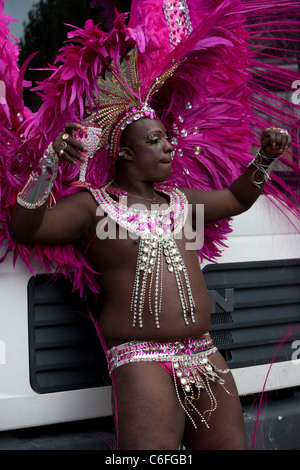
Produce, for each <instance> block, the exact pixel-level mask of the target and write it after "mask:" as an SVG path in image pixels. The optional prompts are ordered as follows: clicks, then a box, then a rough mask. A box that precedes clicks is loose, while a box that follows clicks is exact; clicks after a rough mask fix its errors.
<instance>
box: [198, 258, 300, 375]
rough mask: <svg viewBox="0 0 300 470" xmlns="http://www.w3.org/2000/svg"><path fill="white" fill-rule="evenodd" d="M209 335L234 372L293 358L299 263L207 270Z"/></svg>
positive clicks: (298, 334) (299, 331)
mask: <svg viewBox="0 0 300 470" xmlns="http://www.w3.org/2000/svg"><path fill="white" fill-rule="evenodd" d="M203 274H204V278H205V281H206V284H207V287H208V291H209V296H210V301H211V328H210V332H211V336H212V338H213V339H214V341H215V344H216V346H217V347H218V348H219V350H220V352H221V353H222V354H223V355H224V357H225V359H226V361H227V363H228V365H229V366H230V368H233V369H234V368H237V367H247V366H253V365H260V364H270V363H272V362H282V361H289V360H291V359H292V354H293V352H294V351H295V349H293V347H294V346H293V341H294V340H296V339H300V260H276V261H259V262H246V263H228V264H225V263H224V264H219V265H211V264H210V265H207V266H206V267H205V268H204V269H203Z"/></svg>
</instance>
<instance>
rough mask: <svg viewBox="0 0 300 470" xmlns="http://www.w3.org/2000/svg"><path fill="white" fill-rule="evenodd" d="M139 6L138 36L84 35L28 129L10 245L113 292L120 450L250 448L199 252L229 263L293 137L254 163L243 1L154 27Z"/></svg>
mask: <svg viewBox="0 0 300 470" xmlns="http://www.w3.org/2000/svg"><path fill="white" fill-rule="evenodd" d="M133 3H134V8H133V9H132V17H131V20H130V23H129V25H128V26H125V23H124V19H125V17H124V16H123V15H120V16H118V17H117V19H116V22H115V25H114V29H113V31H112V32H111V33H108V34H104V33H103V32H101V31H100V29H99V28H98V27H96V26H94V25H93V24H91V23H90V22H87V24H86V27H85V29H84V30H79V29H76V30H75V31H74V32H73V33H72V34H70V38H71V39H72V40H77V42H78V44H77V45H74V43H72V44H71V45H69V46H67V47H66V48H64V50H63V51H62V52H61V55H60V56H59V59H60V61H61V63H62V65H59V66H58V67H57V68H55V69H54V71H53V75H52V77H51V78H50V79H49V80H46V81H45V83H44V84H42V85H41V87H40V91H41V90H43V93H44V98H45V102H44V104H43V105H42V106H41V109H40V111H39V112H38V113H37V115H36V116H34V118H29V120H28V123H27V124H26V126H25V127H24V128H22V131H23V134H22V143H21V146H20V149H21V150H19V151H20V152H22V155H25V157H24V161H23V163H22V173H21V172H20V171H19V175H21V176H20V177H19V185H18V193H17V195H16V198H17V201H16V204H15V207H14V210H13V213H12V215H11V217H10V218H9V236H10V240H11V243H14V242H16V241H17V242H18V243H19V244H21V245H22V246H25V247H26V246H27V247H28V246H34V247H35V248H36V249H37V250H38V253H39V255H40V257H41V258H42V257H43V256H44V258H48V262H49V259H51V257H52V259H53V260H54V261H55V262H58V268H59V269H60V270H61V271H62V272H65V273H66V274H69V273H70V272H72V274H73V276H74V287H80V289H82V290H83V288H84V286H88V287H90V288H91V289H93V290H94V291H95V292H96V291H98V290H100V291H101V293H102V297H103V305H102V309H101V312H100V315H99V322H98V324H97V328H98V332H99V337H100V338H101V341H102V344H103V347H104V350H105V353H106V357H107V362H108V367H109V370H110V374H111V378H112V384H113V410H114V414H115V419H116V429H117V437H118V449H120V450H121V449H123V450H125V449H131V450H133V449H148V450H149V449H153V450H154V449H156V450H158V449H169V450H172V449H173V450H176V449H178V447H179V445H180V444H181V443H183V444H184V446H185V447H186V448H187V449H218V450H221V449H235V450H245V449H247V442H246V436H245V430H244V420H243V413H242V410H241V405H240V400H239V397H238V392H237V389H236V386H235V383H234V380H233V377H232V374H231V372H230V371H229V370H228V367H227V365H226V363H225V360H224V358H223V357H222V355H221V354H220V353H219V351H218V350H217V348H216V347H215V345H214V344H213V341H212V339H211V337H210V335H209V327H210V304H209V298H208V293H207V289H206V286H205V282H204V279H203V275H202V273H201V269H200V265H199V253H200V254H201V255H202V256H206V257H211V258H214V257H215V256H216V255H217V253H218V250H219V247H218V245H222V243H223V240H224V239H225V238H226V234H227V233H228V231H229V230H230V228H229V218H231V217H233V216H236V215H238V214H241V213H242V212H244V211H246V210H247V209H249V208H250V207H251V206H252V204H253V203H254V202H255V201H256V200H257V198H258V197H259V196H260V194H261V193H262V191H264V190H265V191H266V188H268V185H269V184H270V181H269V177H270V172H271V170H272V168H273V165H274V162H276V161H277V160H278V158H279V157H280V156H281V155H282V153H283V152H287V151H288V150H289V149H290V148H291V141H292V138H291V134H290V133H289V132H288V131H287V130H286V129H285V128H283V127H281V126H275V125H270V126H268V127H266V128H265V129H263V130H262V132H261V134H260V139H259V145H258V147H259V149H258V151H257V152H256V154H255V156H254V158H253V156H250V154H249V144H250V142H253V137H251V136H252V133H251V131H250V122H251V120H252V119H253V114H251V110H250V106H249V104H248V92H247V88H246V83H247V78H246V75H247V74H246V67H247V66H248V64H247V61H246V57H247V54H246V45H245V41H244V38H243V29H242V25H243V21H244V19H243V16H242V15H241V11H240V3H239V2H238V1H236V0H230V1H229V0H228V1H227V0H226V1H215V2H205V1H204V2H203V6H204V7H205V8H203V10H202V11H201V14H200V13H199V11H198V10H197V9H196V7H195V4H196V3H197V2H192V1H191V2H190V3H189V2H161V1H157V2H151V8H150V9H151V13H150V10H149V2H147V1H136V2H133ZM250 3H251V2H250ZM270 3H271V2H270ZM272 3H274V2H272ZM281 3H282V2H281ZM277 4H278V5H279V4H280V2H277ZM281 6H282V5H281ZM155 13H158V14H157V15H156V14H155ZM148 15H150V17H151V16H152V17H153V18H155V21H154V23H152V28H153V29H152V30H151V33H152V34H151V35H150V34H149V32H147V30H146V29H145V28H144V26H145V24H147V21H146V20H145V18H148ZM172 15H173V16H172ZM174 15H175V16H174ZM142 18H143V20H145V23H143V24H142V22H141V21H142V20H141V19H142ZM193 19H194V24H193ZM173 23H174V24H176V30H175V29H174V26H173ZM173 33H174V34H173ZM163 36H164V37H167V40H168V43H163V42H162V39H161V38H162V37H163ZM159 41H161V42H159ZM164 41H165V39H164ZM167 44H168V50H164V51H162V45H165V46H166V49H167ZM241 51H243V52H244V53H245V57H244V56H241ZM241 57H242V58H241ZM236 61H238V63H239V65H240V67H239V70H237V71H235V70H234V68H232V67H233V64H234V63H236ZM216 64H217V65H216ZM216 68H217V75H218V77H219V80H220V81H221V84H220V83H219V84H218V86H217V77H216V75H215V73H214V70H215V69H216ZM225 72H226V73H225ZM245 80H246V82H245ZM216 86H217V88H215V87H216ZM223 87H225V88H226V89H224V88H223ZM221 88H222V92H221ZM210 113H211V114H210ZM218 121H219V122H218ZM217 122H218V124H217ZM259 122H260V123H261V122H262V121H261V118H259V119H257V121H255V123H256V124H257V123H259ZM273 122H274V121H273ZM29 134H31V136H30V137H29ZM41 150H42V151H43V156H42V158H41V154H40V152H41ZM15 151H16V149H15ZM37 154H39V159H37V158H36V155H37ZM184 154H185V155H184ZM30 158H31V159H32V161H33V162H34V165H33V168H32V171H31V173H30V172H29V171H27V179H26V181H25V178H24V162H25V163H26V162H27V163H28V161H30V160H29V159H30ZM237 162H239V164H237ZM293 165H294V166H295V164H294V163H292V167H293ZM29 173H30V174H29ZM21 183H23V184H22V185H21ZM286 192H288V188H287V190H286ZM269 194H271V195H275V196H276V194H277V195H279V199H280V201H281V203H282V204H285V201H287V200H288V199H287V196H286V193H285V197H286V199H284V197H283V195H282V193H280V192H279V190H278V188H277V189H271V187H270V189H269ZM202 208H203V217H204V219H203V220H204V223H205V228H204V227H202V225H201V221H202V219H201V214H202V212H201V209H202ZM290 210H291V211H294V213H297V205H296V204H294V206H293V207H292V205H291V206H290ZM199 219H200V222H199ZM199 231H200V232H202V235H203V234H204V235H203V238H204V243H203V246H201V243H199V237H198V235H199ZM200 238H201V237H200ZM70 247H72V250H71V251H70ZM15 249H16V247H15ZM20 250H21V249H20ZM24 258H25V256H24ZM62 259H63V261H61V260H62ZM59 260H60V262H59Z"/></svg>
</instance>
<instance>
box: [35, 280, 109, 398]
mask: <svg viewBox="0 0 300 470" xmlns="http://www.w3.org/2000/svg"><path fill="white" fill-rule="evenodd" d="M99 309H100V305H99V299H95V297H93V296H91V297H89V298H87V300H86V301H84V302H83V301H82V299H81V298H80V296H79V294H77V293H72V287H71V283H70V281H69V280H67V279H66V278H65V277H63V276H58V277H57V278H55V282H54V281H53V280H52V281H51V276H49V275H46V274H45V275H44V274H43V275H38V276H36V277H33V278H31V279H30V281H29V283H28V325H29V365H30V383H31V387H32V388H33V390H34V391H36V392H37V393H50V392H58V391H64V390H74V389H82V388H90V387H97V386H101V385H108V384H109V379H108V373H107V366H106V359H105V356H104V352H103V349H102V347H101V344H100V341H99V338H98V335H97V333H96V330H95V327H94V325H93V322H92V321H91V320H90V319H89V318H88V311H92V312H94V311H98V312H99Z"/></svg>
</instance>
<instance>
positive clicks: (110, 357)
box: [106, 333, 229, 428]
mask: <svg viewBox="0 0 300 470" xmlns="http://www.w3.org/2000/svg"><path fill="white" fill-rule="evenodd" d="M217 351H218V349H217V347H216V346H214V343H213V341H212V339H211V337H210V335H209V334H208V333H207V334H206V335H205V336H204V337H202V338H196V339H194V338H191V339H184V340H182V341H168V342H165V343H162V342H156V341H130V342H128V343H124V344H120V345H118V346H114V347H112V348H110V349H108V350H107V351H106V357H107V362H108V367H109V370H110V372H113V371H114V370H116V369H117V368H118V367H120V366H122V365H124V364H130V363H132V362H170V364H171V372H172V374H173V379H174V385H175V389H176V394H177V398H178V400H179V403H180V405H181V406H182V408H183V409H184V411H185V413H186V414H187V416H188V417H189V418H190V420H191V421H192V423H193V425H194V427H195V428H197V426H196V423H195V421H194V419H193V418H192V416H191V414H190V412H191V411H195V412H196V413H197V414H198V415H199V416H200V418H201V421H202V422H203V423H204V424H205V425H206V426H207V427H209V426H208V420H209V418H210V416H211V414H212V412H213V411H215V410H216V408H217V400H216V398H215V396H214V394H213V392H212V390H211V386H210V382H215V383H218V384H220V385H222V387H223V388H224V389H225V391H226V392H227V393H229V392H228V390H227V389H226V388H225V386H224V384H225V381H224V379H223V378H221V377H220V375H219V374H220V373H221V374H226V373H227V372H229V369H226V370H220V369H218V368H217V367H216V366H215V365H214V364H212V363H211V361H210V360H209V356H210V355H211V354H213V353H215V352H217ZM178 384H179V386H180V389H181V392H182V393H183V399H182V394H181V393H179V389H178ZM202 390H205V391H206V392H207V393H208V395H209V397H210V403H211V408H210V409H208V410H206V411H204V412H203V413H201V412H200V411H199V410H198V409H197V408H196V406H195V405H194V403H193V402H194V401H195V400H198V399H199V398H200V393H201V391H202ZM206 415H208V417H206Z"/></svg>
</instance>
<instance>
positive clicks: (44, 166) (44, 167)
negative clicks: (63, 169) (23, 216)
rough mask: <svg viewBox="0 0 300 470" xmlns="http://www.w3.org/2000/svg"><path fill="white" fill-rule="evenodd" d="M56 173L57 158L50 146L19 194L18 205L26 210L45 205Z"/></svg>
mask: <svg viewBox="0 0 300 470" xmlns="http://www.w3.org/2000/svg"><path fill="white" fill-rule="evenodd" d="M57 172H58V156H57V155H56V153H55V151H54V150H53V147H52V144H50V145H49V147H48V149H47V152H46V154H45V155H44V156H43V157H42V158H41V159H40V161H39V165H38V167H37V169H36V170H35V171H33V172H32V173H31V175H30V177H29V179H28V181H27V183H26V184H25V186H24V188H23V189H22V191H20V192H19V194H18V197H17V201H18V203H19V204H20V205H21V206H23V207H25V208H26V209H37V208H38V207H40V206H42V205H43V204H45V202H46V201H47V200H48V197H49V195H51V190H52V187H53V182H54V180H55V178H56V176H57ZM53 199H54V198H53ZM51 207H52V206H51Z"/></svg>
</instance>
